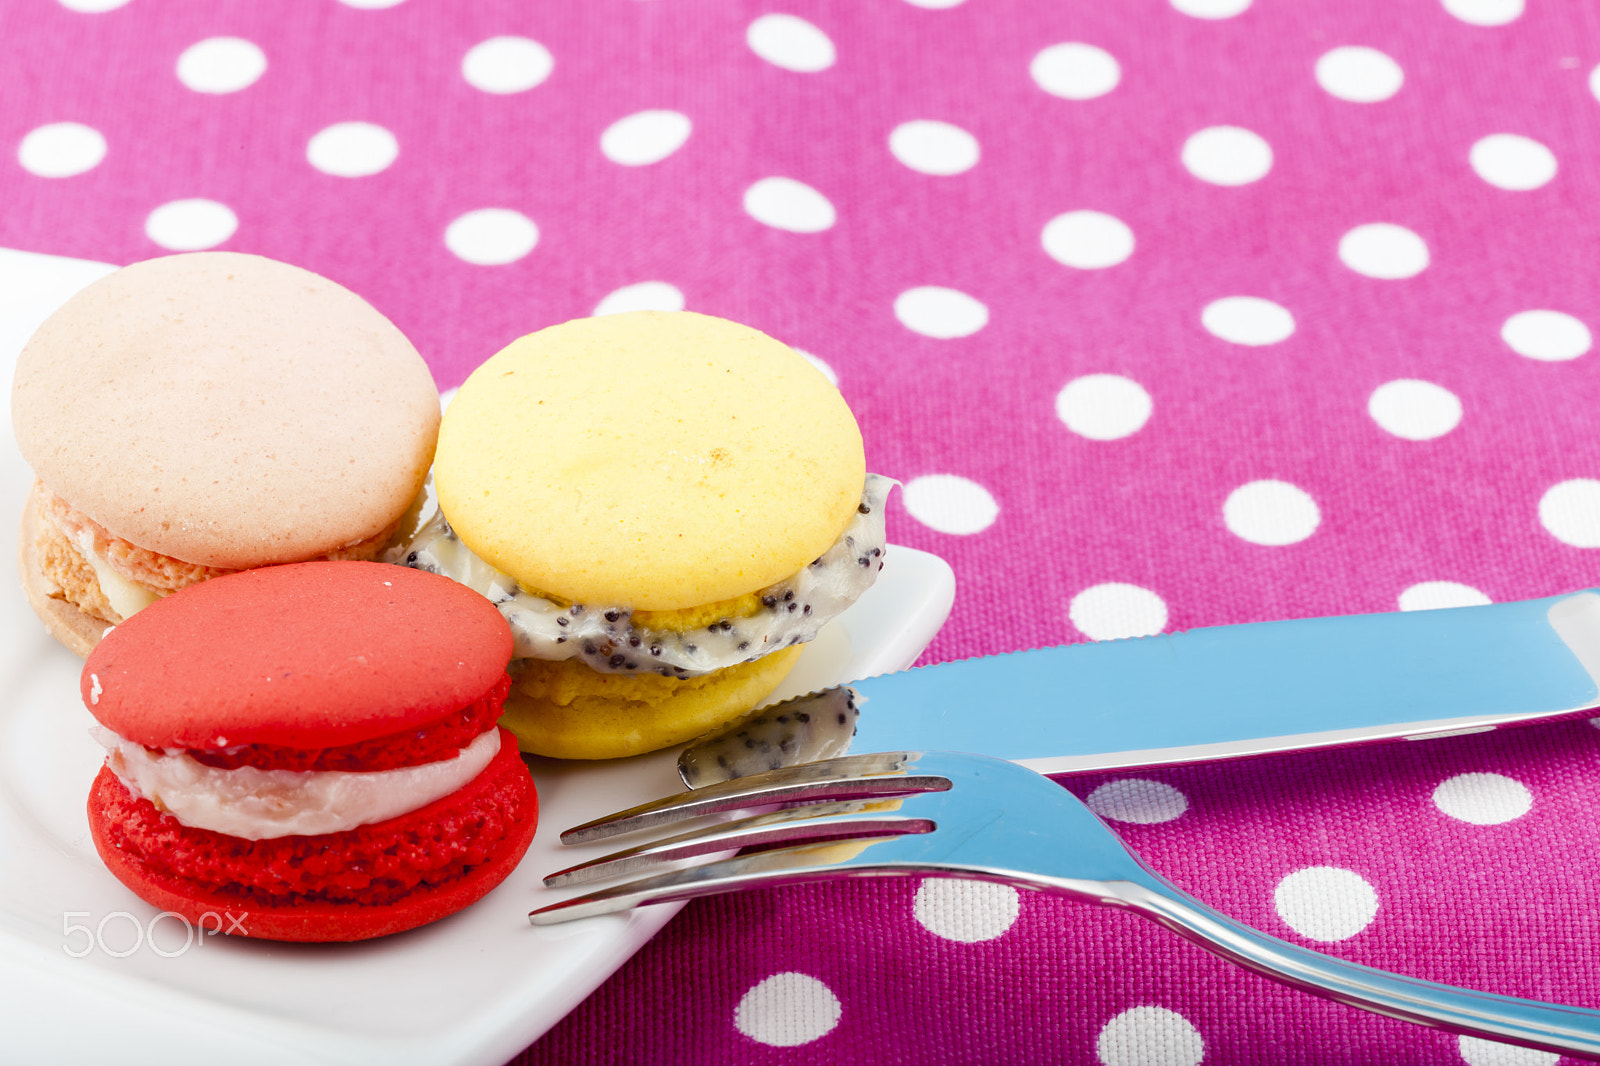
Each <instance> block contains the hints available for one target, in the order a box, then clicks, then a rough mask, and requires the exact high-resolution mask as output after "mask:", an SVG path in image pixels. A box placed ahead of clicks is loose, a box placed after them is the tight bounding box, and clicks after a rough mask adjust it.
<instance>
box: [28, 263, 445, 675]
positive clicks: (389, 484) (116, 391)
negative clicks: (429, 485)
mask: <svg viewBox="0 0 1600 1066" xmlns="http://www.w3.org/2000/svg"><path fill="white" fill-rule="evenodd" d="M11 409H12V423H13V427H14V430H15V433H16V439H17V445H18V447H19V448H20V449H21V451H22V454H23V457H24V458H25V459H26V460H27V461H28V463H29V465H30V466H32V468H33V471H34V474H35V475H36V476H37V478H38V484H37V485H36V486H35V490H34V493H33V496H32V498H31V500H30V506H29V508H28V521H29V528H27V529H25V530H24V534H23V544H22V551H21V554H22V557H23V561H22V565H23V570H24V583H25V586H26V587H27V588H28V590H29V595H30V599H31V600H33V602H34V604H35V607H36V608H41V609H40V614H41V617H44V618H45V619H46V622H47V625H49V626H50V627H51V628H52V630H53V631H54V632H56V633H57V635H58V636H61V637H62V639H63V640H64V642H66V643H68V644H69V645H71V646H74V648H75V650H78V651H80V652H84V651H87V650H88V649H87V647H85V646H83V645H84V644H87V645H88V646H92V644H93V640H94V639H97V630H100V629H104V625H103V623H105V622H113V623H114V622H118V621H121V620H122V618H124V617H126V615H127V614H129V613H131V612H132V610H136V609H138V607H140V606H142V605H143V604H144V603H147V602H149V601H150V599H152V598H154V597H156V596H160V595H165V594H166V593H168V592H171V591H173V590H175V589H176V588H178V587H182V586H183V585H185V584H190V583H193V582H194V581H196V580H203V579H204V578H206V577H212V576H216V575H217V574H220V573H225V572H229V571H233V570H240V569H246V568H250V567H255V566H262V565H267V564H271V563H284V562H293V561H300V560H306V559H314V558H324V557H357V558H360V557H366V558H370V557H373V556H375V555H376V554H377V553H378V552H379V551H381V550H382V549H383V548H384V547H385V546H386V545H387V543H388V541H389V540H390V539H391V538H392V537H393V535H394V533H395V529H396V526H397V524H398V522H399V520H400V518H401V516H402V515H403V514H404V513H405V512H406V510H407V508H408V507H409V506H410V504H411V502H412V501H413V499H414V498H415V497H416V496H417V493H418V492H419V490H420V488H421V486H422V483H423V480H424V478H425V477H426V474H427V470H428V466H429V463H430V462H431V460H432V457H433V449H434V444H435V442H436V439H437V433H438V421H439V408H438V393H437V391H436V389H435V387H434V384H433V379H432V376H431V375H430V373H429V371H428V368H427V366H426V364H425V363H424V362H423V360H422V358H421V356H419V355H418V354H417V351H416V349H415V348H414V347H413V346H412V345H411V343H410V342H409V341H408V340H407V339H406V338H405V336H404V335H402V334H401V332H400V331H399V330H398V329H397V328H395V326H394V325H393V324H392V323H390V322H389V320H388V319H386V318H385V317H384V316H383V315H382V314H381V313H379V312H378V311H377V310H376V309H375V308H373V307H372V306H371V305H370V304H368V303H367V302H366V301H364V300H363V299H361V298H360V297H359V296H357V295H355V294H354V293H352V292H350V291H349V290H348V289H345V288H343V287H342V286H340V285H337V284H335V283H334V282H332V281H329V280H328V279H326V278H323V277H320V276H318V275H316V274H313V273H311V272H310V271H307V270H302V269H300V268H298V267H294V266H290V265H288V264H285V263H279V262H276V261H273V260H270V259H265V258H262V257H260V256H254V255H243V254H239V253H233V252H200V253H193V254H187V255H174V256H167V257H164V258H161V259H153V260H149V261H146V262H142V263H136V264H134V265H132V266H129V267H125V268H123V269H122V270H118V271H116V272H115V273H113V274H111V275H109V276H107V277H105V278H103V279H101V280H100V281H98V282H96V283H94V284H93V285H90V286H89V287H88V288H86V289H84V290H83V291H82V292H81V293H79V294H78V295H77V296H75V297H73V298H72V299H71V300H69V301H68V302H67V303H66V304H65V305H64V306H63V307H62V308H61V309H60V310H58V311H57V312H56V313H55V314H54V315H52V316H51V317H50V318H49V319H48V320H47V321H46V322H45V323H44V325H42V326H41V327H40V328H39V330H38V331H37V332H36V333H35V334H34V336H33V338H32V339H31V340H30V341H29V342H28V344H27V346H26V347H25V348H24V349H23V351H22V354H21V356H20V357H19V359H18V361H17V368H16V375H15V378H14V380H13V385H12V398H11ZM41 600H48V601H50V602H49V603H42V602H41ZM78 615H86V616H88V617H87V619H84V618H79V617H77V616H78ZM63 619H65V621H64V620H63ZM68 622H71V623H72V624H70V625H69V624H67V623H68Z"/></svg>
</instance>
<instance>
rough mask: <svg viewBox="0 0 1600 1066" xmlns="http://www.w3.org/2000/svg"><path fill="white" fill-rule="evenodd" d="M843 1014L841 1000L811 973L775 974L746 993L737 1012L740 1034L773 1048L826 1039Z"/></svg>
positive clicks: (735, 1018)
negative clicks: (821, 1038) (824, 1037)
mask: <svg viewBox="0 0 1600 1066" xmlns="http://www.w3.org/2000/svg"><path fill="white" fill-rule="evenodd" d="M842 1013H843V1010H842V1008H840V1006H839V997H838V996H836V995H834V994H833V990H832V989H830V988H829V987H828V986H827V985H825V984H823V983H822V982H821V981H819V980H817V979H816V978H815V977H812V976H811V975H810V974H803V973H794V972H793V971H790V972H788V973H775V974H773V975H772V976H771V977H769V978H767V979H766V980H764V981H762V982H761V983H759V984H757V985H756V986H755V987H754V988H752V989H750V991H748V992H746V993H745V994H744V995H743V996H742V997H741V998H740V999H739V1005H738V1006H737V1007H735V1008H734V1011H733V1024H734V1026H735V1028H737V1029H738V1030H739V1032H741V1033H743V1034H744V1035H745V1036H748V1037H749V1038H750V1039H751V1040H754V1041H756V1042H758V1043H762V1044H768V1045H771V1046H772V1047H799V1046H800V1045H801V1044H809V1043H811V1041H813V1040H816V1039H818V1038H820V1037H823V1036H826V1035H827V1034H828V1033H830V1032H832V1030H833V1027H834V1026H836V1025H838V1024H839V1016H840V1015H841V1014H842Z"/></svg>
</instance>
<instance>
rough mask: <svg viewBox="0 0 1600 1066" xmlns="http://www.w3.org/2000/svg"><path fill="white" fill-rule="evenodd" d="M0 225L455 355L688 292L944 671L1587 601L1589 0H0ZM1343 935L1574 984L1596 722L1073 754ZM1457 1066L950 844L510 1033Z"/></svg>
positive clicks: (1380, 953)
mask: <svg viewBox="0 0 1600 1066" xmlns="http://www.w3.org/2000/svg"><path fill="white" fill-rule="evenodd" d="M0 98H3V99H4V101H5V106H4V107H3V108H0V142H3V143H4V144H5V145H6V146H7V151H8V154H7V155H6V156H5V157H4V159H3V160H0V246H3V247H6V248H14V249H21V250H26V251H35V252H47V253H52V254H56V255H65V256H76V257H83V258H89V259H98V260H104V261H108V262H114V263H125V262H131V261H135V260H138V259H143V258H148V257H151V256H155V255H159V254H163V253H165V252H168V251H173V250H189V249H200V248H229V249H237V250H243V251H251V252H258V253H262V254H265V255H270V256H273V257H276V258H279V259H283V260H287V261H289V262H293V263H297V264H299V265H302V266H305V267H308V268H310V269H313V270H316V271H318V272H321V273H323V274H326V275H328V276H330V277H332V278H334V279H336V280H338V281H340V282H342V283H343V284H345V285H347V286H349V287H350V288H352V289H354V290H356V291H357V292H359V293H361V294H362V295H364V296H366V297H367V298H368V299H370V300H371V301H372V302H373V303H375V304H376V305H377V306H378V307H379V308H380V309H381V310H383V311H384V312H385V313H387V314H388V315H389V316H390V317H391V318H393V319H394V321H395V322H396V323H397V324H398V325H399V326H400V327H401V328H402V329H404V330H405V331H406V332H407V333H408V334H409V335H410V336H411V337H412V339H413V340H414V341H415V342H416V343H417V345H418V347H419V348H420V349H421V350H422V352H423V353H424V354H425V356H426V357H427V359H428V361H429V363H430V365H431V366H432V367H433V369H434V371H435V375H436V377H437V380H438V383H439V385H440V387H441V388H447V387H450V386H454V385H456V384H459V382H460V381H461V380H462V379H463V378H464V377H465V375H466V374H467V373H468V372H469V371H470V370H471V369H472V368H473V367H474V366H476V365H477V364H478V363H479V362H481V361H482V360H483V359H484V358H486V357H487V356H488V355H490V354H492V353H493V352H494V351H496V350H497V349H498V348H499V347H501V346H502V345H504V344H505V343H507V342H508V341H510V340H511V339H513V338H515V337H517V336H519V335H521V334H524V333H527V332H530V331H532V330H534V329H536V328H539V327H542V326H545V325H549V324H553V323H556V322H559V321H563V320H566V319H569V318H573V317H577V316H581V315H587V314H591V313H597V312H606V311H613V310H621V309H629V308H641V307H644V308H665V309H672V308H682V307H687V308H690V309H693V310H697V311H704V312H708V313H712V314H717V315H722V316H725V317H729V318H733V319H736V320H739V321H743V322H747V323H749V324H751V325H754V326H756V327H758V328H761V329H763V330H765V331H767V332H769V333H771V334H773V335H775V336H777V337H779V338H781V339H783V340H785V341H786V342H788V343H790V344H792V345H794V346H795V347H797V348H799V349H801V350H803V351H804V352H806V353H807V354H808V355H810V356H811V357H812V358H813V359H814V360H815V361H816V362H817V363H818V364H819V365H820V366H822V367H823V368H824V369H825V371H826V372H827V373H828V374H830V375H831V376H833V377H834V378H835V379H836V380H837V382H838V384H839V387H840V389H841V390H842V391H843V393H844V395H845V397H846V398H847V399H848V400H849V401H850V403H851V405H852V407H853V408H854V410H855V411H856V413H857V415H858V417H859V419H860V422H861V424H862V427H863V432H864V435H865V438H866V443H867V452H868V461H869V465H870V466H871V468H872V469H874V470H877V471H881V472H883V473H885V474H889V475H892V476H894V477H896V478H898V479H899V480H900V481H901V482H902V486H903V487H902V489H901V490H900V491H899V492H898V493H897V494H896V495H895V496H894V498H893V500H892V503H891V512H890V516H889V520H890V534H891V538H892V540H893V541H894V542H895V543H898V544H905V545H910V546H913V547H917V548H922V549H926V550H929V551H933V552H936V553H938V554H939V555H941V556H943V557H944V558H946V559H948V560H949V561H950V562H951V563H952V565H953V566H954V568H955V571H956V574H957V581H958V593H957V600H956V606H955V610H954V613H953V615H952V616H951V619H950V621H949V623H948V624H947V626H946V627H945V629H944V630H943V631H942V633H941V634H940V635H939V637H938V638H937V639H936V640H935V642H934V644H933V645H932V646H931V648H930V649H929V651H928V653H927V654H926V656H925V657H924V661H926V662H936V661H940V660H948V659H955V658H961V657H966V656H971V655H978V654H986V653H992V652H1000V651H1007V650H1013V649H1019V648H1027V647H1034V646H1041V645H1050V644H1058V643H1064V642H1073V641H1080V640H1100V639H1108V638H1115V637H1127V636H1137V635H1142V634H1149V633H1155V632H1160V631H1170V630H1175V629H1184V628H1188V627H1192V626H1198V625H1209V624H1216V623H1226V622H1239V621H1250V620H1259V619H1273V618H1289V617H1303V616H1311V615H1324V614H1342V613H1354V612H1368V611H1389V610H1416V609H1427V608H1433V607H1440V606H1451V605H1460V604H1468V603H1483V602H1488V601H1501V600H1508V599H1518V598H1525V597H1534V596H1543V595H1551V594H1555V593H1560V592H1566V591H1571V590H1575V589H1579V588H1584V587H1587V586H1591V585H1600V551H1597V549H1600V433H1597V432H1596V430H1597V427H1600V371H1597V366H1600V364H1597V363H1596V360H1597V359H1600V353H1596V352H1595V351H1594V350H1593V349H1594V331H1595V330H1596V329H1600V209H1597V206H1596V205H1600V8H1596V7H1595V6H1594V5H1592V4H1589V3H1585V2H1580V0H1123V2H1118V3H1101V4H1089V3H1080V4H1069V3H1061V2H1056V0H760V2H755V0H745V2H713V0H582V2H579V0H571V2H567V3H544V4H521V3H512V2H509V0H498V2H497V0H480V2H476V3H472V4H464V3H454V2H450V0H403V2H401V0H361V2H356V0H346V2H343V3H341V2H338V0H249V2H244V0H168V2H164V3H157V2H155V0H59V2H58V0H0ZM1063 784H1064V785H1065V786H1066V787H1067V788H1070V789H1072V790H1073V791H1074V792H1076V793H1077V794H1079V795H1081V796H1083V797H1085V798H1086V799H1087V800H1088V802H1089V803H1090V805H1091V806H1092V807H1093V808H1094V809H1095V810H1096V811H1098V812H1099V813H1100V814H1101V815H1103V816H1104V817H1105V818H1107V819H1108V820H1109V821H1110V822H1111V824H1113V825H1114V826H1116V827H1117V828H1118V829H1119V830H1120V831H1121V832H1122V833H1123V835H1124V836H1125V838H1126V839H1127V840H1128V841H1129V843H1130V844H1131V845H1132V846H1133V847H1134V848H1135V849H1136V850H1137V851H1138V852H1139V853H1140V854H1141V855H1143V856H1144V857H1145V858H1146V859H1147V860H1148V862H1149V863H1150V864H1151V865H1152V866H1153V867H1154V868H1155V869H1157V870H1160V871H1161V872H1163V873H1164V874H1166V875H1167V876H1169V877H1170V878H1171V879H1173V880H1174V881H1176V882H1177V883H1178V884H1179V885H1181V886H1183V887H1184V888H1186V889H1188V890H1189V891H1191V892H1193V893H1194V894H1196V895H1197V896H1199V897H1200V898H1202V899H1203V900H1205V901H1206V902H1208V903H1210V904H1212V905H1213V906H1215V907H1217V908H1219V909H1221V910H1223V911H1225V912H1227V913H1229V914H1231V915H1234V916H1236V917H1238V918H1240V919H1242V920H1243V921H1245V922H1247V923H1250V924H1252V925H1254V926H1256V927H1257V928H1260V929H1262V930H1264V931H1266V932H1268V933H1272V934H1274V935H1277V936H1281V937H1283V938H1286V939H1288V940H1290V941H1292V942H1294V943H1298V944H1304V945H1308V946H1311V947H1314V948H1317V949H1318V950H1322V951H1325V952H1327V953H1329V954H1332V955H1336V956H1339V957H1342V958H1347V959H1351V960H1354V961H1357V962H1361V963H1365V964H1369V965H1375V966H1380V967H1384V968H1388V969H1395V970H1399V971H1401V972H1404V973H1408V974H1413V975H1415V976H1418V977H1423V978H1428V979H1431V980H1436V981H1446V982H1450V983H1455V984H1463V985H1468V986H1471V987H1476V988H1482V989H1487V990H1491V991H1496V992H1502V993H1508V994H1514V995H1519V996H1527V997H1534V998H1541V999H1551V1000H1556V1001H1560V1002H1564V1003H1571V1004H1577V1005H1580V1006H1588V1007H1595V1008H1600V964H1597V962H1596V960H1597V959H1600V877H1597V876H1596V872H1597V861H1600V860H1597V859H1596V855H1600V729H1597V728H1595V727H1593V726H1591V725H1590V724H1589V723H1586V722H1578V723H1564V724H1559V725H1550V726H1543V727H1528V728H1524V729H1519V730H1509V731H1504V732H1498V733H1486V734H1480V735H1473V736H1461V737H1453V738H1449V739H1440V740H1435V741H1430V742H1427V743H1411V744H1404V743H1396V744H1392V745H1386V746H1380V747H1374V748H1367V749H1361V750H1356V751H1346V752H1324V753H1315V754H1300V755H1285V756H1278V757H1272V758H1265V759H1258V760H1253V761H1246V762H1237V763H1232V764H1214V765H1203V766H1194V767H1187V768H1162V769H1151V770H1147V771H1135V772H1125V773H1117V774H1098V775H1086V776H1080V777H1073V778H1064V779H1063ZM517 1061H518V1062H519V1063H523V1064H527V1066H533V1064H544V1063H611V1062H628V1063H678V1062H691V1061H692V1062H699V1063H729V1064H733V1063H774V1064H789V1063H793V1064H802V1063H804V1064H810V1063H840V1062H860V1063H972V1062H983V1063H1030V1064H1032V1063H1087V1064H1104V1066H1131V1064H1154V1066H1193V1064H1197V1063H1202V1062H1203V1063H1215V1064H1224V1063H1228V1064H1233V1063H1239V1064H1276V1063H1288V1062H1295V1063H1349V1064H1368V1063H1407V1064H1410V1063H1417V1064H1431V1063H1440V1064H1445V1063H1461V1062H1465V1063H1470V1064H1474V1066H1490V1064H1495V1066H1522V1064H1533V1063H1551V1062H1555V1061H1557V1056H1554V1055H1551V1054H1548V1053H1543V1052H1534V1051H1528V1050H1525V1049H1519V1048H1512V1047H1509V1046H1505V1045H1499V1044H1493V1043H1489V1042H1486V1041H1478V1040H1473V1039H1468V1038H1460V1039H1458V1038H1456V1037H1454V1036H1451V1035H1446V1034H1442V1033H1438V1032H1435V1031H1431V1030H1426V1029H1422V1028H1418V1027H1413V1026H1410V1025H1406V1024H1403V1023H1400V1022H1396V1021H1391V1020H1388V1019H1384V1018H1380V1017H1377V1016H1375V1015H1371V1014H1366V1013H1362V1012H1359V1011H1355V1010H1352V1009H1349V1008H1345V1007H1341V1006H1337V1005H1334V1004H1332V1003H1329V1002H1326V1001H1323V1000H1319V999H1316V998H1313V997H1310V996H1307V995H1305V994H1302V993H1299V992H1295V991H1292V990H1289V989H1286V988H1283V987H1280V986H1278V985H1275V984H1272V983H1269V982H1268V981H1266V980H1264V979H1262V978H1259V977H1256V976H1253V975H1250V974H1247V973H1245V972H1243V971H1240V970H1238V969H1235V968H1233V967H1230V966H1229V965H1227V964H1225V963H1223V962H1220V961H1218V960H1216V959H1214V958H1212V957H1210V956H1208V955H1206V954H1205V953H1203V952H1201V951H1200V950H1199V949H1197V948H1195V947H1193V946H1191V945H1189V944H1188V943H1186V942H1183V941H1180V940H1177V939H1176V938H1174V937H1172V936H1171V935H1170V934H1168V933H1165V932H1164V931H1162V930H1160V929H1159V928H1157V927H1155V926H1154V925H1152V924H1150V923H1147V922H1144V921H1142V920H1140V919H1137V918H1134V917H1130V916H1127V915H1122V914H1118V913H1113V912H1109V911H1104V910H1098V909H1092V908H1089V907H1087V906H1085V905H1080V904H1077V903H1073V902H1068V901H1064V900H1060V899H1054V898H1047V897H1043V896H1038V895H1035V894H1028V895H1018V894H1017V893H1016V892H1015V891H1013V890H1011V889H1009V888H1003V887H998V886H994V885H986V884H980V883H974V882H955V881H939V880H926V881H921V882H918V881H916V880H911V879H907V880H892V881H872V882H856V883H848V884H845V883H840V884H829V885H820V886H812V887H806V888H800V889H792V890H771V891H762V892H754V893H749V894H745V895H741V896H737V897H730V898H724V899H720V900H713V901H702V902H698V903H694V904H692V905H690V906H689V907H688V908H687V909H685V910H684V911H683V912H682V913H681V914H680V915H679V916H678V917H677V918H676V919H674V920H673V921H672V922H671V923H670V924H669V925H668V926H667V927H666V929H665V930H664V931H663V932H662V933H661V934H660V935H659V936H658V937H657V938H656V939H655V940H653V941H652V942H651V943H649V944H648V945H647V946H646V947H645V948H644V949H643V950H642V951H641V952H640V953H639V954H638V955H637V956H636V957H634V958H633V959H632V960H631V961H630V962H629V963H627V964H626V965H625V966H624V967H623V968H622V969H621V970H620V971H619V972H618V973H617V974H616V975H615V976H614V977H613V978H611V979H610V980H609V981H608V982H607V983H605V984H604V985H603V986H602V987H601V988H600V989H599V990H598V991H597V992H595V993H594V995H592V996H591V997H590V998H589V999H588V1000H587V1001H586V1002H584V1003H583V1004H582V1005H581V1006H579V1007H578V1008H577V1009H576V1010H575V1011H574V1012H573V1013H572V1014H571V1015H569V1016H568V1017H567V1018H566V1019H565V1020H564V1021H562V1022H560V1023H559V1024H557V1025H556V1026H555V1027H554V1028H553V1029H551V1030H550V1031H549V1032H548V1033H546V1034H545V1035H544V1036H543V1037H542V1038H541V1039H539V1040H538V1042H536V1043H535V1044H534V1045H533V1046H532V1047H530V1048H528V1049H527V1050H526V1051H525V1052H523V1053H522V1055H521V1056H520V1057H519V1058H518V1059H517Z"/></svg>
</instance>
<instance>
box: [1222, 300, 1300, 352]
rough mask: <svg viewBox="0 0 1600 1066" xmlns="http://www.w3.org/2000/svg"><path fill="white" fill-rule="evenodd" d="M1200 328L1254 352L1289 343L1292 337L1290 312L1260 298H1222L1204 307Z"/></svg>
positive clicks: (1292, 323) (1292, 322)
mask: <svg viewBox="0 0 1600 1066" xmlns="http://www.w3.org/2000/svg"><path fill="white" fill-rule="evenodd" d="M1200 324H1201V325H1202V326H1204V327H1205V328H1206V332H1207V333H1210V334H1211V335H1212V336H1214V337H1218V338H1220V339H1222V340H1225V341H1228V342H1229V343H1232V344H1245V345H1249V346H1250V347H1253V348H1259V347H1262V346H1263V345H1268V344H1277V343H1279V342H1280V341H1285V340H1288V339H1289V337H1290V336H1291V335H1292V334H1293V333H1294V315H1292V314H1290V313H1289V309H1288V308H1286V307H1283V306H1282V305H1280V304H1275V303H1273V302H1272V301H1271V300H1263V299H1262V298H1261V297H1259V296H1224V297H1223V298H1222V299H1220V300H1213V301H1212V302H1211V303H1208V304H1206V306H1205V308H1204V309H1203V310H1202V311H1201V312H1200Z"/></svg>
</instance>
